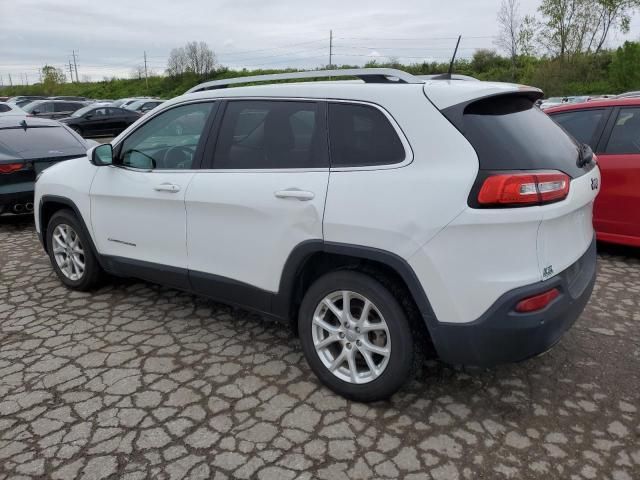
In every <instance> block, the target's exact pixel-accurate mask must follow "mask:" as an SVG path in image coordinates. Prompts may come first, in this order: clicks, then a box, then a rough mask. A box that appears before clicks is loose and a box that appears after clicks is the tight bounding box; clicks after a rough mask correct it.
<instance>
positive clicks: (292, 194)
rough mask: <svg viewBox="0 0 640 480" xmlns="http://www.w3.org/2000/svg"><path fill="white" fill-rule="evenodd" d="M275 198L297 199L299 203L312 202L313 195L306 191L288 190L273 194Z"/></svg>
mask: <svg viewBox="0 0 640 480" xmlns="http://www.w3.org/2000/svg"><path fill="white" fill-rule="evenodd" d="M274 195H275V196H276V198H297V199H298V200H300V201H301V202H305V201H308V200H313V199H314V198H315V194H314V193H313V192H308V191H306V190H299V189H297V188H289V189H287V190H278V191H277V192H275V193H274Z"/></svg>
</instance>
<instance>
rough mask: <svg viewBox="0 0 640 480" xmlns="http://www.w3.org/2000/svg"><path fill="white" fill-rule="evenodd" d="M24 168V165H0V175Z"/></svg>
mask: <svg viewBox="0 0 640 480" xmlns="http://www.w3.org/2000/svg"><path fill="white" fill-rule="evenodd" d="M23 168H24V163H4V164H0V174H3V173H13V172H17V171H18V170H22V169H23Z"/></svg>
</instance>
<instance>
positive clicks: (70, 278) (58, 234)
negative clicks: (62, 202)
mask: <svg viewBox="0 0 640 480" xmlns="http://www.w3.org/2000/svg"><path fill="white" fill-rule="evenodd" d="M47 247H48V251H49V258H50V260H51V265H52V266H53V269H54V270H55V272H56V274H57V275H58V278H59V279H60V280H61V281H62V283H64V284H65V285H66V286H67V287H69V288H72V289H74V290H81V291H86V290H90V289H91V288H93V287H95V286H96V285H97V284H98V283H99V281H100V279H101V277H102V269H101V268H100V264H99V263H98V260H97V259H96V256H95V254H94V253H93V251H92V249H91V245H90V243H89V239H88V238H87V236H86V234H85V233H84V230H83V229H82V227H81V225H80V222H79V221H78V219H77V218H76V216H75V215H74V214H73V213H72V212H71V211H69V210H60V211H58V212H56V213H55V214H54V215H53V216H52V217H51V220H50V221H49V225H48V226H47Z"/></svg>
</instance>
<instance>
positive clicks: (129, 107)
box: [126, 100, 146, 110]
mask: <svg viewBox="0 0 640 480" xmlns="http://www.w3.org/2000/svg"><path fill="white" fill-rule="evenodd" d="M145 102H146V100H136V101H135V102H133V103H130V104H129V105H127V107H126V108H127V110H135V109H136V108H138V107H139V106H140V105H142V104H143V103H145Z"/></svg>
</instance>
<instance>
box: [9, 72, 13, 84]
mask: <svg viewBox="0 0 640 480" xmlns="http://www.w3.org/2000/svg"><path fill="white" fill-rule="evenodd" d="M9 86H10V87H13V81H12V80H11V74H9Z"/></svg>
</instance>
